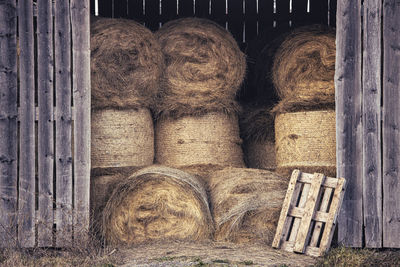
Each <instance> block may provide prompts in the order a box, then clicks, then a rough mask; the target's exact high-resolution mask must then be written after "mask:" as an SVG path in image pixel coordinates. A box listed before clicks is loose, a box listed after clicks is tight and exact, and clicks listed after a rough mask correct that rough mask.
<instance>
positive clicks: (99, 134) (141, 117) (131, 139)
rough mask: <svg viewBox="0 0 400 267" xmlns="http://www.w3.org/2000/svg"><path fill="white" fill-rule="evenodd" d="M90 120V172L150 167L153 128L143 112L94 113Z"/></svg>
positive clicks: (112, 110)
mask: <svg viewBox="0 0 400 267" xmlns="http://www.w3.org/2000/svg"><path fill="white" fill-rule="evenodd" d="M91 119H92V123H91V130H92V131H91V162H92V168H98V167H102V168H107V167H127V166H148V165H151V164H153V160H154V126H153V119H152V117H151V114H150V111H149V110H148V109H147V108H142V109H138V110H116V109H102V110H94V111H92V115H91Z"/></svg>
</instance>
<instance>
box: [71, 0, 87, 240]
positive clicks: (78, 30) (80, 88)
mask: <svg viewBox="0 0 400 267" xmlns="http://www.w3.org/2000/svg"><path fill="white" fill-rule="evenodd" d="M71 25H72V52H73V67H72V68H73V79H72V86H73V97H74V106H75V122H74V204H75V206H74V233H75V236H74V241H75V242H76V243H77V244H81V242H85V241H86V240H87V231H88V230H89V191H90V23H89V0H71ZM83 244H84V243H83Z"/></svg>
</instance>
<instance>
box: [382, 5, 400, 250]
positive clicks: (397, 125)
mask: <svg viewBox="0 0 400 267" xmlns="http://www.w3.org/2000/svg"><path fill="white" fill-rule="evenodd" d="M399 17H400V2H399V1H396V0H385V1H383V47H384V59H383V62H384V65H383V105H384V109H383V110H384V112H383V246H384V247H391V248H400V169H399V168H400V132H399V129H400V105H399V101H400V76H399V73H400V20H399Z"/></svg>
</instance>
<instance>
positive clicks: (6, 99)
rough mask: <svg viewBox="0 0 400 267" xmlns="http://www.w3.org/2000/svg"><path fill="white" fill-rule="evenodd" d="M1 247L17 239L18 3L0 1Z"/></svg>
mask: <svg viewBox="0 0 400 267" xmlns="http://www.w3.org/2000/svg"><path fill="white" fill-rule="evenodd" d="M0 47H1V49H0V88H1V93H0V135H1V138H0V196H1V197H0V214H1V216H0V247H15V246H16V244H17V243H16V239H17V231H16V230H17V229H16V226H17V221H16V219H17V218H16V212H17V158H18V156H17V145H18V140H17V117H18V114H17V49H16V47H17V7H16V1H15V0H7V1H1V2H0Z"/></svg>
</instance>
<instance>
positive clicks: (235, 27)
mask: <svg viewBox="0 0 400 267" xmlns="http://www.w3.org/2000/svg"><path fill="white" fill-rule="evenodd" d="M227 19H228V30H229V31H230V32H231V33H232V35H233V37H234V38H235V40H236V42H237V43H238V45H239V47H243V43H244V42H243V22H244V15H243V2H242V1H237V0H228V18H227Z"/></svg>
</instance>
